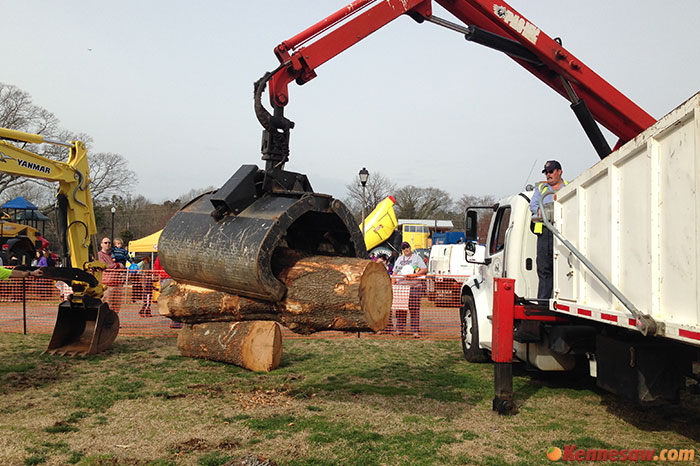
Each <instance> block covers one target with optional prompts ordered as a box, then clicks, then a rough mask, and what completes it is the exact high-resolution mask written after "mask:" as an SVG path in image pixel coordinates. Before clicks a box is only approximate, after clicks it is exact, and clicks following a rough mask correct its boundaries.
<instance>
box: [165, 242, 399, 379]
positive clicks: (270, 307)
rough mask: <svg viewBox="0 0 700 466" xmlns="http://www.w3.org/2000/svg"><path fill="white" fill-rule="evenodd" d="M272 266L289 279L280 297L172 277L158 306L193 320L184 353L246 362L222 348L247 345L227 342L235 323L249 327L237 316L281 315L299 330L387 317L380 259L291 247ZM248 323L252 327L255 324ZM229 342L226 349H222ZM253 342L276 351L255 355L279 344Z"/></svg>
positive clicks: (383, 321)
mask: <svg viewBox="0 0 700 466" xmlns="http://www.w3.org/2000/svg"><path fill="white" fill-rule="evenodd" d="M273 270H275V271H276V274H275V275H276V277H277V278H278V279H279V280H280V281H282V282H283V283H284V284H285V285H286V287H287V293H286V295H285V297H284V298H283V299H282V300H281V301H277V302H272V301H263V300H259V299H252V298H248V297H244V296H239V295H234V294H231V293H226V292H222V291H217V290H213V289H209V288H203V287H200V286H195V285H191V284H187V283H186V282H183V281H171V282H170V283H169V284H168V285H167V286H165V287H164V288H163V290H162V292H161V295H160V297H159V298H158V310H159V312H160V314H161V315H164V316H166V317H169V318H170V319H172V320H175V321H178V322H183V323H185V324H188V325H186V326H185V328H183V331H181V333H180V337H181V338H182V339H181V338H180V337H179V338H178V346H179V347H180V351H181V353H183V354H184V355H187V356H195V357H207V358H210V359H214V358H226V359H216V360H221V361H224V360H225V361H226V362H231V363H233V364H237V365H243V367H248V366H247V365H245V364H246V363H245V361H244V359H245V358H242V357H239V355H235V356H233V355H232V354H229V355H227V356H223V355H222V352H228V353H234V352H236V353H240V352H241V347H239V346H237V344H234V345H233V346H230V345H229V346H226V345H228V343H225V344H223V343H222V342H228V339H229V337H230V335H231V332H234V330H235V334H236V335H238V334H240V333H241V332H243V328H244V327H241V326H232V325H233V324H231V322H237V323H248V324H252V323H254V322H256V323H259V324H265V323H266V324H267V325H268V327H269V323H270V322H277V323H280V324H282V325H285V326H287V327H288V328H289V329H290V330H292V331H293V332H296V333H300V334H309V333H313V332H318V331H322V330H340V331H346V332H356V331H375V332H376V331H379V330H381V329H383V328H385V327H386V325H387V324H388V322H389V318H390V312H391V300H392V294H391V279H390V278H389V276H388V274H387V272H386V269H385V268H384V266H383V265H381V264H378V263H376V262H373V261H370V260H363V259H357V258H349V257H329V256H309V257H301V256H299V255H297V254H295V253H293V252H287V253H285V254H280V255H278V256H277V257H276V260H275V262H274V263H273ZM205 324H206V325H207V327H206V328H205V327H202V325H205ZM275 325H276V324H275ZM253 327H255V325H253V326H252V327H251V328H253ZM245 328H246V332H248V331H253V330H248V327H245ZM261 328H262V327H261ZM265 328H267V327H265ZM268 331H269V330H268ZM263 333H264V332H263ZM181 341H182V343H181ZM224 346H226V347H227V349H225V350H224V349H223V347H224ZM255 347H256V348H258V349H257V350H256V351H262V350H263V349H265V351H266V352H268V353H270V352H272V353H270V354H268V355H265V356H262V355H260V356H256V357H255V358H253V359H256V358H257V359H260V360H264V361H274V360H275V356H274V354H273V353H274V352H275V351H277V349H275V348H274V345H271V346H270V345H267V343H266V344H260V345H257V346H255ZM279 354H280V355H281V338H280V346H279ZM212 355H219V356H212ZM236 361H238V362H236ZM239 362H240V364H239ZM277 362H278V363H279V360H277ZM256 367H258V366H256ZM275 367H276V366H275ZM248 368H250V367H248ZM271 368H274V367H271ZM253 370H258V369H253ZM268 370H269V369H268Z"/></svg>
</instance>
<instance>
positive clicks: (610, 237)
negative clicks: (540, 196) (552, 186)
mask: <svg viewBox="0 0 700 466" xmlns="http://www.w3.org/2000/svg"><path fill="white" fill-rule="evenodd" d="M698 192H700V94H696V95H695V96H693V97H692V98H690V99H689V100H688V101H686V102H685V103H683V104H682V105H681V106H679V107H677V108H676V109H674V110H673V111H672V112H671V113H669V114H668V115H666V116H665V117H663V118H662V119H660V120H659V121H658V122H657V123H655V124H654V125H653V126H651V127H650V128H649V129H647V130H646V131H644V132H642V133H641V134H640V135H639V136H637V137H636V138H635V139H633V140H632V141H630V142H628V143H627V144H625V145H624V146H622V147H621V148H620V149H619V150H617V151H616V152H615V153H613V154H612V155H610V156H609V157H607V158H605V159H603V160H601V161H600V162H599V163H597V164H596V165H594V166H593V167H591V168H590V169H589V170H587V171H586V172H585V173H583V174H582V175H580V176H579V177H577V178H576V179H575V180H573V181H572V182H571V183H569V185H568V186H566V187H565V188H563V189H562V190H561V191H559V193H558V196H557V201H558V202H557V203H556V204H555V212H554V219H555V222H556V227H557V228H558V229H559V230H560V231H561V233H562V235H563V236H564V238H566V239H567V240H569V241H570V242H571V243H573V245H574V246H575V247H576V248H578V249H579V250H580V251H581V252H582V253H583V254H584V255H585V256H586V257H587V258H588V259H589V260H590V261H591V262H592V263H593V264H594V265H595V266H596V267H597V268H598V269H599V270H601V271H602V272H603V274H604V275H605V276H606V277H607V278H608V280H610V282H612V284H614V285H615V286H616V287H617V288H618V289H620V291H621V292H622V293H623V295H624V296H625V297H626V298H627V299H628V300H629V301H631V302H632V303H633V304H634V305H635V306H636V307H637V308H638V309H639V310H640V311H641V312H643V313H646V314H650V315H651V316H652V317H653V318H654V319H655V320H656V321H657V322H659V323H661V324H663V327H665V336H666V337H668V338H671V339H675V340H680V341H683V342H687V343H692V344H695V345H700V325H699V320H700V197H699V196H698V195H697V194H698ZM554 286H555V290H556V291H555V299H556V302H557V308H558V311H559V312H563V313H567V314H573V315H576V316H578V317H583V318H587V319H593V320H598V321H601V322H605V323H608V324H612V325H618V326H622V327H629V328H634V327H635V324H636V321H635V319H634V316H633V315H632V314H631V313H630V312H629V311H628V310H627V309H626V308H625V307H624V306H623V305H622V303H621V302H620V301H619V300H617V298H615V297H614V296H613V295H612V293H611V292H610V291H609V290H608V289H607V288H606V287H604V286H603V285H602V284H601V283H600V281H599V280H598V279H597V278H595V277H594V276H593V275H592V274H591V273H590V272H589V271H588V270H587V269H586V268H585V266H584V265H583V264H581V263H580V262H579V261H578V260H577V259H576V258H575V257H574V256H573V254H571V253H570V252H569V251H568V250H567V249H566V248H565V247H564V246H563V245H562V244H561V243H559V242H556V243H555V276H554Z"/></svg>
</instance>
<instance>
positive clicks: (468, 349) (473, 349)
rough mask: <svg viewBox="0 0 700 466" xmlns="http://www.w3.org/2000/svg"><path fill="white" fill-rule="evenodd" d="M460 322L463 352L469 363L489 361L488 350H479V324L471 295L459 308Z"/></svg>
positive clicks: (465, 298)
mask: <svg viewBox="0 0 700 466" xmlns="http://www.w3.org/2000/svg"><path fill="white" fill-rule="evenodd" d="M459 320H460V322H461V324H462V325H461V328H462V351H463V352H464V358H465V359H466V360H467V361H469V362H486V361H488V360H489V356H488V353H487V352H486V350H482V349H480V348H479V324H478V321H477V318H476V305H475V304H474V298H473V297H472V296H470V295H467V296H465V297H464V303H463V304H462V306H461V307H460V308H459Z"/></svg>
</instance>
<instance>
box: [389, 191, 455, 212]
mask: <svg viewBox="0 0 700 466" xmlns="http://www.w3.org/2000/svg"><path fill="white" fill-rule="evenodd" d="M396 202H397V206H398V209H397V212H396V215H397V216H398V217H401V218H416V219H418V218H420V219H426V218H430V219H448V218H450V217H451V212H450V210H451V208H452V198H451V197H450V195H449V194H448V193H447V192H446V191H443V190H442V189H439V188H433V187H428V188H420V187H418V186H414V185H408V186H404V187H402V188H400V189H398V190H397V191H396Z"/></svg>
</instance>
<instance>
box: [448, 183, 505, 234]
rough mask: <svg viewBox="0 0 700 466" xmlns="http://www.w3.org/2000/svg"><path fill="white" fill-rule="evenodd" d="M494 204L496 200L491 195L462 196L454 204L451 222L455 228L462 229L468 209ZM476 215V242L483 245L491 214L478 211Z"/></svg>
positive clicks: (486, 211)
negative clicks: (477, 219)
mask: <svg viewBox="0 0 700 466" xmlns="http://www.w3.org/2000/svg"><path fill="white" fill-rule="evenodd" d="M495 203H496V198H495V197H494V196H493V195H491V194H485V195H483V196H475V195H471V194H464V195H462V197H460V198H459V200H458V201H457V202H456V203H455V218H454V220H453V222H454V224H455V227H458V228H459V229H464V215H465V212H466V210H467V208H468V207H489V206H492V205H494V204H495ZM478 214H479V226H478V228H477V230H478V241H479V243H485V242H486V235H487V234H488V229H489V223H491V217H492V215H493V212H492V211H489V210H480V211H479V212H478Z"/></svg>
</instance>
